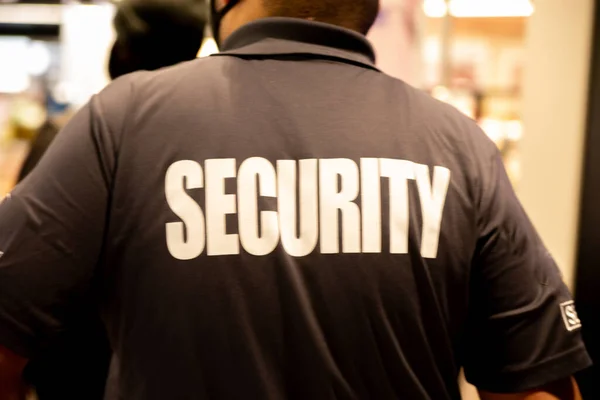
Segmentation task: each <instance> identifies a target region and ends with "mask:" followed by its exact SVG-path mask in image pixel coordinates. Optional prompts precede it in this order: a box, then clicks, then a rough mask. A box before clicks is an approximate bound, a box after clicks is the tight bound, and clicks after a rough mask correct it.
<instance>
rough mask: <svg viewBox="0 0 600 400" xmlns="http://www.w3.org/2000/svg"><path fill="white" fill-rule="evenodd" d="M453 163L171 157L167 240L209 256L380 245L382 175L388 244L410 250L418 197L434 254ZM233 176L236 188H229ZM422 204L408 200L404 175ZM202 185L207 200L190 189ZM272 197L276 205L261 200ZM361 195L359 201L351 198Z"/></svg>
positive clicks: (298, 253)
mask: <svg viewBox="0 0 600 400" xmlns="http://www.w3.org/2000/svg"><path fill="white" fill-rule="evenodd" d="M450 175H451V174H450V170H448V169H447V168H444V167H440V166H436V167H434V168H433V175H431V174H430V169H429V167H428V166H427V165H422V164H417V163H413V162H411V161H407V160H396V159H387V158H363V159H361V160H360V163H359V164H357V163H356V162H355V161H353V160H350V159H345V158H337V159H319V160H317V159H306V160H299V161H296V160H279V161H277V162H276V164H275V165H273V164H272V163H271V162H270V161H268V160H266V159H264V158H260V157H253V158H249V159H246V160H244V161H243V162H242V163H241V164H240V165H239V168H237V163H236V160H235V159H233V158H230V159H211V160H206V161H205V163H204V168H203V167H202V165H201V164H200V163H198V162H196V161H192V160H182V161H177V162H175V163H173V164H172V165H171V166H170V167H169V169H168V170H167V173H166V177H165V195H166V200H167V204H168V205H169V207H170V208H171V210H172V211H173V213H174V214H175V215H176V216H177V217H178V218H179V221H176V222H168V223H167V224H166V240H167V248H168V250H169V252H170V254H171V255H172V256H173V257H174V258H176V259H178V260H192V259H195V258H197V257H199V256H200V255H202V254H203V253H204V252H205V251H206V254H207V255H208V256H225V255H235V254H240V251H241V249H243V250H245V251H246V252H247V253H249V254H252V255H255V256H265V255H268V254H271V253H272V252H274V251H275V249H276V248H277V247H278V246H279V245H281V247H282V248H283V250H284V251H285V252H286V253H288V254H289V255H291V256H293V257H303V256H307V255H309V254H311V253H312V252H313V251H315V250H318V251H319V252H320V253H322V254H338V253H347V254H352V253H381V252H382V248H383V246H382V236H383V232H382V229H383V228H382V225H383V224H382V201H381V196H382V190H381V182H382V179H387V180H388V183H389V197H390V198H389V224H388V226H389V251H390V253H392V254H406V253H408V243H409V223H410V222H409V221H410V217H409V216H410V207H414V206H420V209H421V215H422V226H421V227H420V228H421V249H420V251H421V255H422V256H423V257H424V258H436V257H437V253H438V243H439V236H440V228H441V222H442V215H443V210H444V205H445V202H446V195H447V192H448V186H449V184H450ZM227 179H236V180H237V193H236V194H228V193H226V190H225V182H226V180H227ZM409 181H414V182H415V183H416V186H417V190H418V194H419V199H420V204H419V205H413V204H409V190H408V182H409ZM194 189H204V194H205V210H202V208H201V207H200V205H199V204H198V203H197V202H196V201H195V200H194V199H193V198H192V197H191V196H190V194H189V191H190V190H194ZM259 198H272V199H273V202H274V204H276V211H275V210H272V211H267V210H263V211H261V210H259V206H258V204H259ZM357 200H360V204H361V206H360V207H359V205H358V204H357ZM231 214H237V217H238V233H227V229H226V217H227V215H231Z"/></svg>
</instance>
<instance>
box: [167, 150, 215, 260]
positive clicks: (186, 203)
mask: <svg viewBox="0 0 600 400" xmlns="http://www.w3.org/2000/svg"><path fill="white" fill-rule="evenodd" d="M184 179H185V180H184ZM184 182H185V187H184ZM203 186H204V174H203V172H202V167H201V166H200V164H198V163H197V162H195V161H191V160H182V161H177V162H176V163H174V164H172V165H171V166H170V167H169V169H168V170H167V174H166V177H165V195H166V198H167V203H168V204H169V207H171V210H172V211H173V212H174V213H175V215H177V216H178V217H179V218H181V220H182V221H183V222H169V223H167V224H166V233H167V248H168V249H169V252H170V253H171V255H172V256H173V257H174V258H176V259H178V260H192V259H194V258H196V257H198V256H200V254H202V252H203V251H204V245H205V243H206V237H205V222H204V214H203V213H202V209H201V208H200V206H199V205H198V203H196V202H195V201H194V199H192V198H191V197H190V195H189V194H188V193H187V192H186V189H188V190H189V189H198V188H202V187H203ZM186 236H187V237H186Z"/></svg>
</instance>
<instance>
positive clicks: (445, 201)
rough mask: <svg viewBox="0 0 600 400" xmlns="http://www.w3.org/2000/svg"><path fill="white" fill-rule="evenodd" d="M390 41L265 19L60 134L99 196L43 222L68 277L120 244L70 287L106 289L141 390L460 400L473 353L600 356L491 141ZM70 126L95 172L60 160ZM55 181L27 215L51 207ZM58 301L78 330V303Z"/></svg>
mask: <svg viewBox="0 0 600 400" xmlns="http://www.w3.org/2000/svg"><path fill="white" fill-rule="evenodd" d="M284 27H285V28H286V29H282V28H284ZM284 32H285V33H284ZM290 32H291V33H290ZM371 52H372V50H370V47H369V46H368V44H367V43H366V41H365V40H364V39H362V38H361V37H360V36H359V35H356V34H352V33H351V32H349V31H345V30H342V29H337V28H333V27H331V26H326V25H322V24H315V23H308V22H303V21H299V20H298V21H293V20H283V19H271V20H269V21H260V22H257V23H255V24H251V25H248V26H246V27H245V28H242V30H241V31H238V33H236V34H234V35H233V36H232V37H231V38H230V39H229V40H228V42H227V43H226V51H225V53H224V54H222V55H219V56H216V57H213V58H210V59H204V60H199V61H194V62H191V63H188V64H185V65H183V66H180V67H176V68H174V69H168V70H163V71H160V72H158V73H149V74H140V75H133V76H129V77H126V78H124V79H123V80H120V81H118V82H117V83H116V84H114V85H113V86H111V87H109V88H108V89H107V90H106V91H105V92H103V93H102V94H101V95H99V96H98V97H96V98H95V99H94V100H93V101H92V102H91V103H90V106H89V107H88V108H87V109H86V110H84V111H83V112H82V114H80V116H79V118H77V119H76V120H75V121H74V122H73V124H72V125H71V129H70V130H71V132H73V133H69V128H68V129H67V131H65V133H64V135H62V137H59V139H58V141H59V144H58V145H56V146H55V147H54V148H53V149H51V150H50V152H51V153H52V152H54V153H55V154H50V156H49V157H47V158H46V159H45V160H44V161H43V163H45V164H44V165H46V167H47V168H49V169H55V172H57V173H59V174H60V173H61V172H62V173H64V174H66V175H67V176H65V177H64V179H65V180H66V183H64V185H69V181H71V180H72V181H74V182H85V181H89V182H90V186H89V187H87V188H86V187H80V186H78V187H77V188H73V190H72V191H69V192H65V193H68V194H67V198H68V199H67V200H66V201H63V202H62V203H60V205H58V206H57V207H58V208H61V207H63V208H64V207H73V208H74V209H73V211H72V212H69V211H66V210H62V211H64V212H60V211H61V210H59V211H57V210H56V209H54V208H52V207H50V209H51V210H52V211H51V213H54V214H56V215H68V218H63V222H62V225H61V226H59V227H58V228H57V227H56V226H50V225H44V224H40V225H39V226H38V227H37V228H36V229H31V231H32V233H35V234H37V235H39V236H40V237H43V238H46V240H45V241H44V246H46V247H47V251H48V252H50V253H51V252H52V251H53V250H52V249H53V248H54V250H56V251H58V252H59V253H63V254H69V255H70V258H71V259H72V260H75V261H74V264H73V265H67V266H65V267H64V268H66V269H70V272H71V273H73V269H74V268H75V266H77V265H80V264H81V265H88V264H93V262H92V261H93V260H94V259H97V257H98V255H99V256H100V260H101V261H100V263H99V264H97V265H96V266H95V268H94V269H93V270H85V271H78V272H77V274H78V278H77V284H76V285H73V286H77V287H80V286H84V284H83V283H82V282H88V281H89V282H92V285H93V288H94V290H95V292H96V293H98V298H99V303H100V305H101V308H102V310H103V315H104V320H105V321H106V325H107V329H108V332H109V337H110V340H111V343H112V345H113V348H114V350H115V353H116V355H117V357H118V363H119V379H120V385H119V391H120V395H121V397H122V398H126V399H128V400H129V399H132V400H136V399H166V398H177V399H210V398H214V399H233V398H256V399H284V398H286V399H309V398H310V399H326V398H327V399H368V398H372V399H394V398H410V399H420V398H422V399H456V398H458V397H459V394H458V387H457V382H456V380H457V376H458V371H459V369H460V367H461V366H463V365H464V366H466V367H467V374H468V376H469V377H470V379H472V380H473V381H474V382H475V383H477V384H478V386H479V387H480V388H482V389H486V390H490V391H499V392H502V391H506V392H510V391H519V390H526V389H531V388H534V387H537V385H540V384H544V383H546V382H548V381H552V380H553V379H558V378H562V377H564V376H568V375H570V374H571V373H573V372H574V371H576V370H577V369H580V368H583V367H585V366H587V365H588V363H589V361H588V359H587V355H586V353H585V349H584V348H583V345H582V344H581V342H580V338H579V335H578V333H577V328H578V322H577V321H576V320H574V319H573V320H569V319H568V318H567V319H564V320H563V317H564V316H565V315H567V311H566V310H567V307H568V306H569V305H570V303H569V304H567V303H568V302H569V301H570V295H569V293H568V291H567V290H566V288H565V287H564V285H563V284H562V282H561V281H560V276H559V274H558V270H557V269H556V267H555V266H554V263H553V261H552V259H551V258H550V257H549V256H548V255H547V253H546V251H545V249H544V248H543V245H542V244H541V243H540V241H539V239H538V238H537V236H536V235H535V232H534V230H533V228H532V227H531V225H530V223H529V222H528V220H527V218H526V216H525V215H524V213H523V212H522V210H521V209H520V206H519V204H518V202H517V201H516V199H515V197H514V193H513V192H512V190H511V189H510V184H509V183H508V180H507V178H506V176H505V174H504V170H503V168H502V167H501V164H500V161H499V158H498V155H497V151H496V150H495V148H494V146H493V144H492V143H491V142H489V141H488V140H487V139H486V138H485V136H484V135H483V133H481V132H480V131H479V130H478V129H477V128H476V126H475V124H474V122H472V121H470V120H468V119H467V118H466V117H463V116H461V115H459V113H458V112H457V111H455V110H454V109H452V108H450V107H448V106H445V105H442V104H441V103H438V102H437V101H435V100H433V99H431V98H429V97H428V96H427V95H425V94H423V93H421V92H419V91H417V90H415V89H413V88H410V87H409V86H407V85H405V84H404V83H402V82H400V81H397V80H394V79H392V78H390V77H388V76H386V75H384V74H382V73H381V72H379V71H377V70H376V69H375V67H374V66H373V60H372V53H371ZM86 126H87V127H89V129H90V133H88V134H87V136H88V138H87V139H86V138H85V137H83V138H79V139H77V138H75V139H73V138H72V137H71V138H70V139H69V136H73V135H78V134H77V133H75V131H80V130H82V129H83V128H84V127H86ZM86 129H88V128H86ZM61 140H63V141H64V142H63V144H62V145H61V144H60V141H61ZM67 140H70V142H69V143H70V146H71V150H72V151H77V153H78V154H79V153H82V154H85V153H86V152H87V154H85V156H86V157H88V158H92V159H93V160H95V161H91V163H92V164H93V165H90V166H89V168H87V167H86V166H84V167H81V168H78V170H71V168H70V167H69V166H71V167H72V166H73V165H71V164H69V163H66V164H65V163H64V162H62V161H60V157H59V156H58V154H59V152H60V151H61V150H60V149H61V146H66V143H67ZM81 158H82V159H84V158H85V157H84V155H81ZM63 176H64V175H63ZM42 178H43V176H42V174H38V175H35V174H34V175H33V176H32V178H30V179H31V182H30V183H29V185H24V186H23V187H20V188H18V189H17V190H15V192H14V194H13V196H12V198H11V199H10V202H13V203H17V204H19V205H17V206H14V207H17V208H24V209H28V210H29V212H28V213H29V215H33V216H36V215H43V214H44V213H45V212H46V211H44V210H45V207H46V206H44V207H41V206H40V204H48V203H50V204H52V199H51V198H50V197H52V195H53V194H52V193H49V192H51V191H52V189H51V188H50V187H48V186H47V185H51V183H46V182H44V181H42ZM35 184H38V186H37V188H35V189H34V187H35V186H36V185H35ZM61 185H62V183H61ZM98 187H102V188H103V189H101V190H100V189H97V188H98ZM54 191H55V192H56V190H54ZM59 192H60V191H59ZM75 197H77V198H75ZM79 204H86V208H85V209H83V210H78V208H79V207H78V206H77V205H79ZM8 207H10V205H9V206H8ZM4 208H5V209H6V207H4ZM2 211H3V210H2V208H0V218H2ZM23 218H26V217H23ZM32 219H33V220H35V218H34V217H32ZM83 221H85V224H84V223H83ZM25 225H27V224H25ZM23 229H24V230H27V228H23ZM81 235H84V236H85V237H86V238H87V239H88V240H87V241H86V242H85V245H81V243H79V242H78V246H79V247H77V248H74V243H75V242H74V240H73V238H75V237H79V240H81V239H80V236H81ZM17 236H18V235H17ZM3 239H5V238H3V237H1V236H0V243H4V244H6V243H10V240H8V241H7V240H3ZM42 253H43V252H42ZM2 260H3V259H0V262H2ZM4 260H6V261H5V262H7V263H10V262H11V258H10V252H9V251H7V252H6V255H5V258H4ZM0 266H1V265H0ZM48 279H57V278H55V277H49V278H48ZM73 279H75V278H73ZM61 282H62V281H61ZM33 286H35V285H33ZM36 288H37V289H38V290H39V287H37V286H36ZM25 290H27V289H25ZM38 296H40V297H43V298H44V299H43V300H44V301H45V302H46V303H47V304H45V305H44V306H47V308H48V309H51V310H52V311H51V312H50V314H51V316H52V318H51V319H53V322H54V320H57V321H59V322H54V323H53V324H50V326H49V327H44V328H45V330H47V331H52V330H56V329H58V328H57V325H58V326H60V324H61V323H62V320H61V316H62V314H63V313H64V314H68V311H65V310H63V303H65V302H66V301H65V300H64V298H63V297H61V298H60V301H58V303H59V305H60V307H58V306H57V305H56V302H57V301H56V299H55V298H56V297H57V296H56V295H55V294H54V293H49V294H47V293H46V292H42V294H39V295H38ZM61 296H62V295H61ZM12 297H14V298H17V297H18V295H16V294H13V296H12ZM45 297H48V298H49V299H46V298H45ZM8 298H11V296H8ZM44 301H43V302H44ZM7 303H8V302H7ZM0 306H4V307H5V308H9V309H10V307H11V306H10V305H6V304H0ZM65 307H66V306H65ZM40 308H41V309H44V307H40ZM57 309H58V310H59V311H60V312H59V313H58V314H59V316H57V311H56V310H57ZM569 310H571V309H569ZM37 312H39V310H38V311H37ZM572 312H574V309H573V310H572ZM7 314H10V313H7ZM31 314H35V313H31ZM532 314H533V315H532ZM575 318H576V316H575ZM24 319H25V321H26V322H21V324H20V325H27V324H28V323H30V321H31V320H32V319H34V317H32V316H31V315H28V316H27V317H25V318H24ZM0 321H1V322H4V321H3V320H0ZM36 323H37V322H36ZM565 324H566V325H565ZM8 325H10V323H9V324H8ZM540 326H543V327H544V330H542V332H544V334H545V330H548V331H549V332H551V334H550V335H549V337H543V340H541V339H540V332H541V330H540ZM31 329H32V330H33V328H31ZM14 330H16V331H18V330H19V329H14ZM14 336H16V334H15V335H14ZM26 346H27V344H26V343H25V342H19V341H18V340H15V343H14V344H13V347H14V348H25V347H26ZM23 352H24V351H23ZM556 359H559V360H560V363H561V365H562V367H560V368H556V367H555V365H552V368H551V367H548V366H546V365H547V364H548V362H549V361H550V360H554V361H556ZM548 379H549V380H548Z"/></svg>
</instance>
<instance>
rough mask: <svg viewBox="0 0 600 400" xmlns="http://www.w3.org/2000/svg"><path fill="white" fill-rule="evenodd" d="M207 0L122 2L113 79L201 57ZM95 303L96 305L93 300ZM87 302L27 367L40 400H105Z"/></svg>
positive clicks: (101, 351)
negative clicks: (71, 323)
mask: <svg viewBox="0 0 600 400" xmlns="http://www.w3.org/2000/svg"><path fill="white" fill-rule="evenodd" d="M206 20H207V18H206V11H205V4H204V2H203V1H202V0H131V1H124V2H121V3H120V4H119V5H118V9H117V12H116V15H115V18H114V26H115V29H116V32H117V39H116V42H115V44H114V46H113V48H112V52H111V56H110V61H109V66H108V69H109V74H110V77H111V78H112V79H116V78H118V77H120V76H121V75H125V74H128V73H130V72H135V71H138V70H149V71H150V70H156V69H160V68H163V67H167V66H171V65H174V64H177V63H180V62H184V61H189V60H192V59H194V58H196V55H197V54H198V51H199V50H200V47H201V45H202V41H203V39H204V26H205V24H206ZM61 125H62V124H61V123H60V122H59V121H55V120H51V119H49V120H48V121H46V123H45V124H44V125H43V126H42V127H41V128H40V130H39V132H38V134H37V136H36V138H35V140H34V142H33V144H32V148H31V151H30V153H29V155H28V157H27V159H26V160H25V163H24V164H23V167H22V169H21V172H20V174H19V181H21V180H23V179H25V177H26V176H27V175H28V174H29V173H30V172H31V171H32V169H33V168H34V167H35V166H36V165H37V164H38V162H39V160H40V159H41V158H42V156H43V155H44V153H45V152H46V150H47V149H48V147H49V146H50V144H51V143H52V141H53V140H54V138H55V137H56V135H57V133H58V131H59V130H60V128H61ZM90 304H93V302H92V299H90ZM91 309H92V306H90V305H89V304H83V305H82V307H81V315H80V318H79V319H78V321H77V324H76V326H73V328H72V329H71V330H69V331H68V332H64V333H62V334H61V335H60V337H58V338H57V339H56V340H55V341H54V342H53V343H49V344H48V346H47V347H46V350H45V351H44V352H43V354H42V355H41V356H39V357H38V358H35V359H33V360H31V362H30V363H29V365H28V366H27V369H26V371H25V376H26V377H27V380H28V381H29V382H30V383H31V384H32V385H33V386H34V387H35V389H36V391H37V394H38V397H39V399H40V400H68V399H77V400H80V399H86V400H95V399H102V398H103V395H104V389H105V385H106V378H107V371H108V366H109V361H110V355H111V350H110V346H109V343H108V340H107V338H106V333H105V331H104V328H103V325H102V322H101V320H100V318H99V316H98V313H97V312H96V311H95V310H94V311H90V310H91Z"/></svg>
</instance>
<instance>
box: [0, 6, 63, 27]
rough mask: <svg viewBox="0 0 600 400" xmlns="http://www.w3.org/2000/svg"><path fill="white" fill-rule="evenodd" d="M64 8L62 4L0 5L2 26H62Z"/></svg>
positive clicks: (0, 22)
mask: <svg viewBox="0 0 600 400" xmlns="http://www.w3.org/2000/svg"><path fill="white" fill-rule="evenodd" d="M62 7H63V6H62V5H60V4H2V3H0V24H19V25H60V23H61V18H62Z"/></svg>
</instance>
